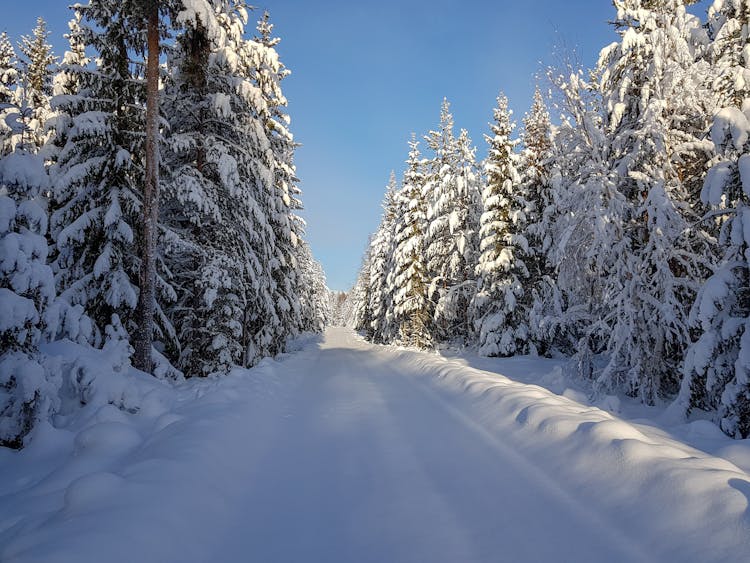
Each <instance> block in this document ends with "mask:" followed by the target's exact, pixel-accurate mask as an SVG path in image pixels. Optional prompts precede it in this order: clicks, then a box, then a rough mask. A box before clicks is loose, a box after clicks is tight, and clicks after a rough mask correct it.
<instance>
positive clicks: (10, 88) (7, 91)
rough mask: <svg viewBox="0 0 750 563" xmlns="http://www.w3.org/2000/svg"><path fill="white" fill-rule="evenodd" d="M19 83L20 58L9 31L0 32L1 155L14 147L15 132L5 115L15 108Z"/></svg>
mask: <svg viewBox="0 0 750 563" xmlns="http://www.w3.org/2000/svg"><path fill="white" fill-rule="evenodd" d="M17 83H18V60H17V58H16V52H15V50H14V49H13V44H12V43H11V42H10V40H9V39H8V35H7V33H5V32H3V33H2V34H0V156H3V155H6V154H8V153H9V152H10V151H11V149H12V144H11V137H12V134H13V132H12V131H11V128H10V127H9V126H8V125H7V124H6V123H5V117H6V116H7V115H8V113H10V112H11V111H15V110H14V108H13V102H14V100H15V89H16V85H17Z"/></svg>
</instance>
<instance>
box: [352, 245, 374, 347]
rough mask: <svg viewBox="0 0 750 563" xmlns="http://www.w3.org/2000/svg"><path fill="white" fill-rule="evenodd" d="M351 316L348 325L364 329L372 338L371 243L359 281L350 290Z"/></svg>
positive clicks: (361, 268)
mask: <svg viewBox="0 0 750 563" xmlns="http://www.w3.org/2000/svg"><path fill="white" fill-rule="evenodd" d="M349 295H350V297H349V300H350V301H351V306H350V317H349V320H348V326H350V327H351V328H353V329H354V330H360V331H363V332H364V334H365V337H366V338H368V339H369V338H372V322H371V321H372V313H371V310H370V244H368V245H367V249H366V251H365V255H364V256H363V258H362V265H361V266H360V268H359V274H358V275H357V281H356V283H355V284H354V287H353V288H352V290H351V291H350V292H349Z"/></svg>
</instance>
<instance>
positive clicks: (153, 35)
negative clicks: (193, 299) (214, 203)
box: [133, 0, 159, 373]
mask: <svg viewBox="0 0 750 563" xmlns="http://www.w3.org/2000/svg"><path fill="white" fill-rule="evenodd" d="M147 2H148V24H147V25H148V29H147V32H148V58H147V61H146V181H145V185H144V187H143V248H142V252H141V271H140V294H139V297H138V311H137V315H136V320H137V322H138V328H137V331H136V334H135V355H134V357H133V365H134V366H135V367H136V368H137V369H140V370H142V371H145V372H149V373H150V372H151V370H152V369H153V365H152V358H151V346H152V338H153V334H154V309H155V307H156V230H157V220H158V212H159V121H158V118H159V116H158V113H159V0H147Z"/></svg>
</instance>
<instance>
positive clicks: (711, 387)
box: [677, 0, 750, 438]
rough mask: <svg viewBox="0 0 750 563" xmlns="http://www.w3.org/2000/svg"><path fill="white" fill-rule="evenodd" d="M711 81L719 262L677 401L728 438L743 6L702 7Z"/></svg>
mask: <svg viewBox="0 0 750 563" xmlns="http://www.w3.org/2000/svg"><path fill="white" fill-rule="evenodd" d="M709 15H710V20H709V29H710V30H711V36H712V39H713V44H712V48H711V51H712V53H713V55H714V58H713V61H712V62H713V64H714V68H715V73H714V75H713V76H714V77H715V79H716V81H715V82H714V86H716V87H717V88H718V89H719V93H720V99H721V101H722V102H724V103H726V104H727V106H726V107H724V108H723V109H722V110H720V111H719V112H718V113H717V115H716V117H715V119H714V122H713V127H712V129H711V139H712V141H713V144H714V147H715V153H716V156H715V158H714V159H713V161H712V162H713V166H712V167H711V169H710V171H709V173H708V175H707V177H706V181H705V183H704V186H703V191H702V194H701V197H702V200H703V202H704V203H705V204H707V205H708V206H710V207H711V209H712V212H711V213H710V214H709V215H708V217H707V218H708V219H711V218H716V217H718V218H719V220H718V226H719V237H718V240H719V246H720V252H721V260H720V262H719V264H718V265H717V267H716V268H715V270H714V273H713V275H712V276H711V277H710V278H709V279H708V280H707V281H706V283H705V284H704V285H703V287H702V288H701V290H700V291H699V293H698V296H697V298H696V301H695V305H694V306H693V308H692V311H691V313H690V321H691V323H692V324H693V325H694V326H696V327H697V328H698V329H699V331H700V336H699V338H698V339H697V341H695V342H694V343H692V345H691V346H690V348H689V350H688V352H687V355H686V360H685V368H684V374H685V377H684V380H683V382H682V387H681V390H680V395H679V397H678V401H677V402H678V404H680V405H681V406H682V408H683V409H684V410H687V411H689V410H691V409H695V408H698V409H703V410H708V411H715V412H717V418H718V419H719V422H720V424H721V428H722V429H723V430H724V431H725V432H726V433H727V434H729V435H730V436H734V437H736V438H746V437H748V436H750V229H749V228H748V225H750V140H749V139H750V103H748V100H749V99H750V30H749V27H750V24H748V22H750V6H748V4H747V3H746V2H740V1H738V0H729V1H726V2H717V3H715V4H714V6H713V7H712V10H711V11H710V12H709Z"/></svg>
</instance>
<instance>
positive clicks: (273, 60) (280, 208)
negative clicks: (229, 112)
mask: <svg viewBox="0 0 750 563" xmlns="http://www.w3.org/2000/svg"><path fill="white" fill-rule="evenodd" d="M273 28H274V26H273V24H271V22H270V16H269V14H268V12H264V13H263V16H262V18H261V19H260V20H259V21H258V25H257V33H258V36H257V37H256V39H255V43H257V44H258V48H256V49H255V52H256V53H257V55H258V56H257V60H256V63H255V66H256V71H255V72H256V78H255V81H256V83H257V85H258V88H259V89H260V92H261V95H262V96H263V99H264V101H265V108H266V109H265V111H264V112H263V114H262V117H263V123H264V126H265V129H266V136H267V138H268V140H269V143H270V146H271V152H272V159H273V169H274V182H273V186H271V189H270V190H269V192H268V193H267V194H266V209H267V213H268V218H269V223H270V225H271V228H272V230H273V233H274V249H273V250H272V254H271V256H270V259H269V264H270V266H271V271H270V276H271V278H272V279H273V285H272V294H273V297H272V299H273V302H274V303H275V304H276V305H277V310H276V314H277V316H278V318H279V324H278V325H277V327H276V333H275V335H274V347H273V348H274V352H277V351H280V350H281V349H282V348H283V345H284V342H285V341H286V339H287V338H288V337H289V336H290V335H293V334H294V333H295V332H296V331H297V330H299V326H300V322H301V321H300V314H301V312H300V303H299V300H298V298H297V295H298V294H299V293H300V292H301V291H303V290H304V288H306V287H308V286H309V282H310V281H311V280H307V279H306V278H304V276H301V275H299V272H298V264H297V258H296V257H297V254H298V253H297V247H298V245H299V244H301V242H300V241H302V239H303V237H304V221H303V220H302V219H301V218H300V217H299V216H298V215H297V213H298V212H299V210H301V209H302V202H301V200H300V189H299V187H298V185H297V182H298V179H297V175H296V168H295V165H294V152H295V150H296V148H297V143H296V142H295V141H294V136H293V135H292V133H291V131H290V129H289V124H290V118H289V115H288V114H286V113H285V109H286V106H287V100H286V97H285V96H284V94H283V92H282V88H281V83H282V81H283V80H284V79H285V78H286V77H287V76H288V75H289V74H290V71H289V70H288V69H287V68H286V67H285V66H284V65H283V63H281V61H280V60H279V56H278V52H277V51H276V45H278V44H279V43H280V39H279V38H278V37H274V36H273ZM302 271H304V270H302ZM315 275H316V276H317V274H315ZM316 280H317V278H316V279H315V280H312V281H313V283H317V281H316Z"/></svg>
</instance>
